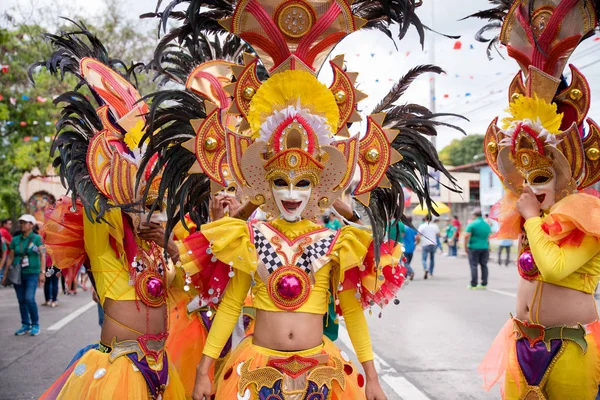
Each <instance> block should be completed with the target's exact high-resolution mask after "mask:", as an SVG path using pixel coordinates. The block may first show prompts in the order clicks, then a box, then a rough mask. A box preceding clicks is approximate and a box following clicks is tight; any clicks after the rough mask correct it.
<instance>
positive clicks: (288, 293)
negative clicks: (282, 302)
mask: <svg viewBox="0 0 600 400" xmlns="http://www.w3.org/2000/svg"><path fill="white" fill-rule="evenodd" d="M277 292H279V294H280V295H281V297H283V298H285V299H288V300H293V299H295V298H296V297H298V296H300V293H302V283H301V282H300V279H298V277H297V276H295V275H285V276H282V277H281V279H279V281H278V282H277Z"/></svg>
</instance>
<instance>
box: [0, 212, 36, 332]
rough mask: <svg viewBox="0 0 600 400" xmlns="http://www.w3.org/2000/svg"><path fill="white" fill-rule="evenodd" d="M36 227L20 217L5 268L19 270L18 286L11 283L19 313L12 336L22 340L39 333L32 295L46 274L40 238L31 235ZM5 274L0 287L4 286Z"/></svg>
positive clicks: (29, 217)
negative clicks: (19, 231) (21, 337)
mask: <svg viewBox="0 0 600 400" xmlns="http://www.w3.org/2000/svg"><path fill="white" fill-rule="evenodd" d="M35 224H36V220H35V217H34V216H33V215H30V214H24V215H22V216H21V218H19V225H20V227H21V233H20V234H19V235H16V236H15V237H14V238H13V240H12V242H11V243H10V251H9V255H8V261H7V265H9V266H11V265H12V264H13V263H14V264H15V265H18V266H20V267H21V283H19V284H16V283H15V282H13V285H14V287H15V292H16V294H17V300H18V301H19V311H20V313H21V329H19V330H17V331H16V332H15V335H17V336H22V335H25V334H27V333H29V334H30V335H31V336H37V335H39V333H40V325H39V314H38V308H37V304H36V302H35V291H36V289H37V287H38V285H42V284H43V283H44V281H45V279H46V275H45V274H44V272H43V271H45V270H46V249H45V248H44V245H43V243H42V238H41V237H40V235H38V234H37V233H35V232H34V231H33V229H34V227H35ZM6 278H7V275H6V270H5V274H4V278H3V281H2V283H3V284H5V283H6Z"/></svg>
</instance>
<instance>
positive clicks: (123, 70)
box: [30, 24, 160, 220]
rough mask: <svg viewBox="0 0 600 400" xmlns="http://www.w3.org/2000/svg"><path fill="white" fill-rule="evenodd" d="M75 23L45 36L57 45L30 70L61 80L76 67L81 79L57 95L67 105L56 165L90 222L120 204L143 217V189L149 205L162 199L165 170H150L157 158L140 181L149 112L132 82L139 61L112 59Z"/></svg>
mask: <svg viewBox="0 0 600 400" xmlns="http://www.w3.org/2000/svg"><path fill="white" fill-rule="evenodd" d="M75 25H76V28H77V30H76V31H74V32H65V33H61V34H59V35H51V34H46V35H45V37H46V39H48V41H49V42H50V43H51V44H52V45H53V46H54V47H55V51H54V53H53V54H52V55H51V56H50V57H49V58H48V60H46V61H42V62H39V63H36V64H34V65H32V66H31V68H30V71H31V72H33V71H34V70H35V69H37V68H38V67H45V68H46V69H47V70H48V71H49V72H50V73H52V74H54V75H58V76H60V77H61V78H62V77H63V76H64V74H65V73H70V74H72V75H74V76H76V77H77V78H78V79H79V80H80V81H79V83H78V85H77V87H76V89H75V90H74V91H69V92H66V93H64V94H62V95H60V96H58V97H57V98H56V99H55V103H56V104H61V105H62V114H61V118H60V120H59V121H58V123H57V130H58V134H57V137H56V139H55V142H54V144H53V147H52V149H53V152H56V151H58V153H59V154H58V156H57V157H56V159H55V162H54V166H55V167H58V170H59V172H60V175H61V178H62V180H63V183H64V184H65V185H66V187H67V188H68V189H69V190H70V192H71V194H72V196H73V199H75V198H77V199H78V200H80V201H81V204H83V206H84V208H85V210H86V213H87V215H88V218H90V219H91V220H96V219H99V218H101V217H102V215H103V213H104V212H105V211H106V210H107V209H108V208H109V207H113V206H119V207H123V206H125V207H126V208H127V206H128V207H129V209H130V210H131V211H135V212H134V213H133V214H132V216H136V215H138V214H139V212H140V211H142V209H141V207H138V205H140V202H141V201H142V199H143V198H144V194H146V195H147V201H148V202H149V203H150V204H152V203H154V202H155V201H156V200H157V199H158V188H159V182H160V174H158V175H154V176H152V177H151V176H150V175H151V172H152V168H153V164H154V162H155V161H156V158H157V157H155V158H154V160H151V163H150V165H149V166H147V168H145V169H143V170H142V171H141V174H140V175H141V178H142V179H140V180H139V182H137V174H138V171H139V169H140V163H141V161H142V158H143V154H144V146H143V145H142V136H143V135H144V130H145V125H146V117H145V114H146V113H147V112H148V111H149V109H148V106H147V105H146V103H145V102H144V101H142V99H141V96H140V94H139V92H138V90H137V89H136V87H135V86H134V84H133V83H132V81H135V73H134V69H135V68H136V67H137V66H132V67H130V68H127V67H126V66H125V65H124V64H123V63H122V62H121V61H118V60H114V59H111V58H110V57H109V56H108V53H107V51H106V49H105V48H104V46H103V45H102V43H101V42H100V41H99V40H98V39H97V38H96V37H95V36H94V35H93V34H92V33H90V32H89V31H88V30H87V29H86V27H85V26H84V25H83V24H75ZM86 89H87V90H88V92H89V94H86V93H88V92H86ZM90 94H91V96H90ZM73 203H74V204H75V201H73ZM138 216H139V215H138Z"/></svg>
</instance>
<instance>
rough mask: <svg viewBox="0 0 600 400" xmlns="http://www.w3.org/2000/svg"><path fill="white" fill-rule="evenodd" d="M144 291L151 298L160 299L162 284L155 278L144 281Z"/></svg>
mask: <svg viewBox="0 0 600 400" xmlns="http://www.w3.org/2000/svg"><path fill="white" fill-rule="evenodd" d="M146 289H148V293H149V294H150V296H152V297H161V296H162V295H163V283H162V281H161V280H160V279H158V278H156V277H151V278H149V279H148V281H146Z"/></svg>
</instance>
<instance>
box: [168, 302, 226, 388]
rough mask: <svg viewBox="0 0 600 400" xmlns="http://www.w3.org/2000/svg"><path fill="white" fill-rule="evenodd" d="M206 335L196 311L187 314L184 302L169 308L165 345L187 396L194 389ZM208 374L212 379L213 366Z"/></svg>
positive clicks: (206, 332)
mask: <svg viewBox="0 0 600 400" xmlns="http://www.w3.org/2000/svg"><path fill="white" fill-rule="evenodd" d="M207 337H208V331H207V329H206V327H205V326H204V324H203V323H202V320H201V319H200V317H199V315H198V313H197V312H194V313H192V314H188V313H187V311H186V304H185V303H182V304H178V305H177V307H174V308H173V309H172V310H171V315H170V319H169V337H168V338H167V342H166V344H165V347H166V348H167V351H168V352H169V360H170V361H171V363H172V364H173V366H174V367H175V369H176V370H177V372H178V373H179V377H180V379H181V383H182V384H183V387H184V388H185V394H186V396H187V397H189V398H191V396H192V392H193V390H194V382H195V380H196V366H197V365H198V363H199V362H200V359H201V358H202V350H203V349H204V343H206V338H207ZM209 375H210V378H211V379H213V375H214V370H213V368H211V369H210V372H209Z"/></svg>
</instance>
